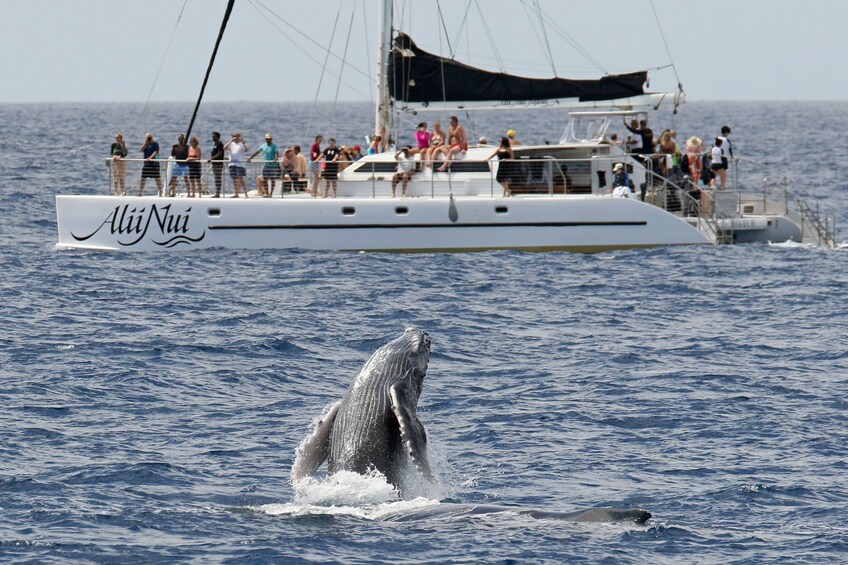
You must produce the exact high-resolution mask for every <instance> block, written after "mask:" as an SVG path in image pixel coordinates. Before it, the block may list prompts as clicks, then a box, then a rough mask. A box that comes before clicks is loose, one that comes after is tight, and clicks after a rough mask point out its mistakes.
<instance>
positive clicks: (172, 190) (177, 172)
mask: <svg viewBox="0 0 848 565" xmlns="http://www.w3.org/2000/svg"><path fill="white" fill-rule="evenodd" d="M171 157H173V158H174V166H173V169H172V170H171V182H170V183H169V185H168V195H169V196H171V197H174V196H176V195H177V183H178V182H179V181H178V180H177V179H179V178H180V177H182V178H183V182H184V183H185V187H186V194H188V192H189V190H190V187H189V182H188V163H187V162H186V160H187V159H188V145H186V139H185V136H184V135H183V134H180V135H178V136H177V142H176V143H175V144H174V145H172V146H171Z"/></svg>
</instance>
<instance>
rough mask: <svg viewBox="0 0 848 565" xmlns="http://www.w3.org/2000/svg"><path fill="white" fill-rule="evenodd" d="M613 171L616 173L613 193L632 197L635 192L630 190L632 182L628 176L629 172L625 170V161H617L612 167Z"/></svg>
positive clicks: (618, 195)
mask: <svg viewBox="0 0 848 565" xmlns="http://www.w3.org/2000/svg"><path fill="white" fill-rule="evenodd" d="M612 172H613V174H614V175H615V177H614V178H613V181H612V195H613V196H617V197H622V198H630V197H631V196H633V192H632V191H631V190H630V185H631V184H632V183H631V181H630V179H629V178H627V172H626V171H625V170H624V163H616V164H615V166H614V167H613V168H612Z"/></svg>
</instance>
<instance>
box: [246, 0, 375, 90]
mask: <svg viewBox="0 0 848 565" xmlns="http://www.w3.org/2000/svg"><path fill="white" fill-rule="evenodd" d="M250 3H251V5H252V6H253V7H254V8H255V9H256V11H257V12H259V14H260V15H261V16H262V17H263V18H265V20H266V21H267V22H268V23H269V24H270V25H271V27H273V28H274V29H276V30H277V31H278V32H279V33H280V35H282V36H283V37H285V38H286V39H288V40H289V41H290V42H291V44H292V45H294V47H295V48H296V49H297V50H298V51H300V52H301V53H303V54H304V55H305V56H306V58H307V59H309V60H310V61H312V62H313V63H315V64H316V65H318V66H319V67H324V65H322V64H321V61H319V60H318V59H316V58H315V57H313V56H312V54H311V53H309V52H308V51H306V50H305V49H303V48H302V47H301V46H300V45H298V44H297V43H296V42H295V41H294V40H293V39H292V38H291V37H290V36H289V35H288V34H286V32H284V31H283V30H282V29H280V27H279V26H278V25H277V24H275V23H274V22H273V21H271V18H269V17H268V14H265V13H264V12H262V10H261V9H260V7H261V8H262V9H267V8H265V6H263V5H262V4H261V2H259V1H258V0H250ZM271 14H272V15H273V16H274V17H276V18H278V19H279V16H277V15H276V14H274V13H273V12H271ZM281 21H283V20H281ZM284 23H286V22H284ZM313 43H315V44H316V45H318V43H317V42H314V41H313ZM324 49H325V48H324V47H323V46H322V47H321V50H324ZM333 57H335V58H336V59H338V57H337V56H335V55H333ZM348 67H350V68H351V69H354V70H355V71H356V72H358V73H360V74H362V76H364V77H367V78H368V79H369V82H368V84H369V86H370V85H371V84H372V82H373V80H370V79H371V76H370V75H366V74H365V73H363V72H362V71H361V70H359V69H357V68H356V67H354V66H353V65H351V64H350V63H348ZM327 72H328V73H329V74H330V76H332V77H335V78H339V79H340V77H338V75H336V74H335V73H334V72H333V71H330V70H327ZM344 84H345V86H347V87H348V88H350V89H351V90H352V91H353V92H355V93H357V94H358V95H360V96H362V97H363V98H365V97H366V95H365V93H364V92H361V91H360V90H359V89H357V88H356V87H355V86H353V85H352V84H350V83H347V82H345V83H344ZM369 99H373V98H369Z"/></svg>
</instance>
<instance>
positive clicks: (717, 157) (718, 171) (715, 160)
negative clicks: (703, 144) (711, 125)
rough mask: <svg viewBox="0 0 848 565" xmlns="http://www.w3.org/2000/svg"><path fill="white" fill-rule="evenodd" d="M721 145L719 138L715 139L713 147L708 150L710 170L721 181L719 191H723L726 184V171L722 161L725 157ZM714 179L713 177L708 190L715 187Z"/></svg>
mask: <svg viewBox="0 0 848 565" xmlns="http://www.w3.org/2000/svg"><path fill="white" fill-rule="evenodd" d="M722 144H723V143H722V140H721V138H720V137H716V138H715V145H714V146H713V148H712V149H710V157H711V160H710V170H711V171H712V172H713V174H714V175H715V177H718V178H719V179H720V180H721V188H720V189H719V190H724V185H725V184H726V183H727V170H726V169H725V165H724V163H723V159H725V157H724V149H723V148H722ZM715 177H713V180H711V181H710V188H714V187H715Z"/></svg>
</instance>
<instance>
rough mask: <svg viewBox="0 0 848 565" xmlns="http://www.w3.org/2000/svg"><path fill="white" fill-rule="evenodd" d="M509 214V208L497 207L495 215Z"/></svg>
mask: <svg viewBox="0 0 848 565" xmlns="http://www.w3.org/2000/svg"><path fill="white" fill-rule="evenodd" d="M507 212H509V208H507V207H506V206H495V214H506V213H507Z"/></svg>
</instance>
